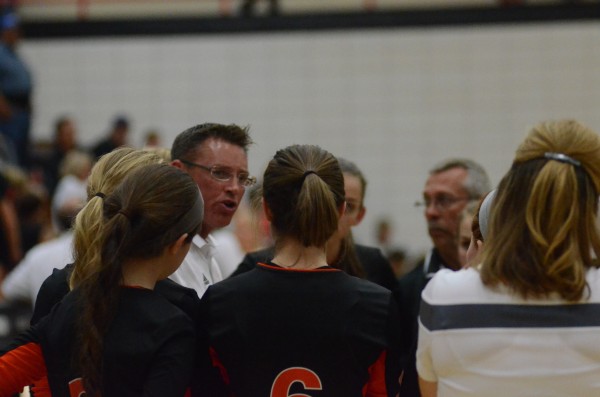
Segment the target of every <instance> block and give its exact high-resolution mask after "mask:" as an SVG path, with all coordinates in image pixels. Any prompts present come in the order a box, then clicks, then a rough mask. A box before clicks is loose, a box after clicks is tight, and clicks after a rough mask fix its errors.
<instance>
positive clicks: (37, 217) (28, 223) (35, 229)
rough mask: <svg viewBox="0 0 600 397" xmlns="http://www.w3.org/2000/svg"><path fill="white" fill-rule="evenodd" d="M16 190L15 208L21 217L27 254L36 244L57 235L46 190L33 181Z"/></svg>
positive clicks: (20, 224) (22, 237)
mask: <svg viewBox="0 0 600 397" xmlns="http://www.w3.org/2000/svg"><path fill="white" fill-rule="evenodd" d="M16 190H17V193H16V195H15V208H16V210H17V214H18V216H19V230H20V231H21V250H22V252H23V254H25V253H27V251H29V250H30V249H31V248H32V247H34V246H35V245H36V244H39V243H40V242H42V241H46V240H48V239H51V238H53V237H54V236H55V235H56V233H55V232H54V230H53V228H52V223H51V220H50V213H49V211H48V209H49V198H48V194H47V193H46V190H45V189H44V188H43V187H41V186H39V185H36V184H35V183H33V182H32V181H31V180H28V181H26V182H25V183H24V184H23V186H21V187H19V188H18V189H16Z"/></svg>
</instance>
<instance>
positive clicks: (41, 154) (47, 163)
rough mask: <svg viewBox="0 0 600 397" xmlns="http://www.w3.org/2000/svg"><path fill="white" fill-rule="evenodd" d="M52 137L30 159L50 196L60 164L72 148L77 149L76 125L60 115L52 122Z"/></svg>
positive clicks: (71, 120)
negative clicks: (48, 142)
mask: <svg viewBox="0 0 600 397" xmlns="http://www.w3.org/2000/svg"><path fill="white" fill-rule="evenodd" d="M53 134H54V137H53V140H52V142H51V143H50V147H48V148H47V149H44V148H40V150H38V153H35V156H34V158H33V159H32V161H33V162H34V163H35V165H36V166H38V167H39V168H40V170H41V173H42V175H43V178H44V185H45V186H46V189H47V190H48V194H49V195H50V197H52V196H53V195H54V190H55V189H56V185H57V184H58V181H59V179H60V165H61V163H62V161H63V160H64V158H65V156H66V155H67V154H68V153H70V152H71V151H72V150H79V149H78V145H77V126H76V124H75V121H74V120H73V119H72V118H71V117H69V116H60V117H59V118H58V119H56V121H55V122H54V133H53Z"/></svg>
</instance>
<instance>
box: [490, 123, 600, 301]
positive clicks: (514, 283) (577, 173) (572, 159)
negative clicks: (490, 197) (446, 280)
mask: <svg viewBox="0 0 600 397" xmlns="http://www.w3.org/2000/svg"><path fill="white" fill-rule="evenodd" d="M598 192H600V138H599V137H598V135H597V134H596V133H595V132H593V131H591V130H590V129H588V128H587V127H585V126H583V125H581V124H580V123H578V122H576V121H572V120H563V121H555V122H545V123H541V124H539V125H538V126H536V127H535V128H533V129H532V130H531V132H530V133H529V135H528V136H527V137H526V139H525V141H524V142H523V143H522V144H521V145H520V146H519V148H518V149H517V153H516V156H515V159H514V162H513V165H512V168H511V169H510V171H509V172H508V173H507V174H506V175H505V176H504V178H503V179H502V181H501V182H500V185H499V187H498V191H497V194H496V197H495V199H494V202H493V204H492V208H491V218H490V231H489V238H486V245H485V248H484V258H483V265H482V268H481V279H482V281H483V282H484V284H486V285H488V286H497V285H499V284H503V285H506V286H508V287H509V288H510V289H512V290H513V291H515V292H516V293H518V294H519V295H521V296H522V297H524V298H528V297H534V298H541V297H546V296H548V295H550V294H553V293H556V294H558V295H559V296H561V297H562V298H563V299H566V300H569V301H577V300H580V299H581V298H583V296H584V293H585V289H586V279H585V277H586V270H587V269H588V268H590V267H592V266H596V264H595V263H594V262H593V261H592V252H593V253H594V254H595V256H596V257H598V256H599V254H600V235H599V233H598V229H597V227H596V217H597V210H598Z"/></svg>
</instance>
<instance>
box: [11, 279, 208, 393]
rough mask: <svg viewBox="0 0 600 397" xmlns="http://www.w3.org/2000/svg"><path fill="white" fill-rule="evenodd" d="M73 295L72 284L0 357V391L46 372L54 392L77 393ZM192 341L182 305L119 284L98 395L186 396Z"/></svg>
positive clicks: (75, 303) (191, 327) (79, 388)
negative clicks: (50, 310) (119, 294)
mask: <svg viewBox="0 0 600 397" xmlns="http://www.w3.org/2000/svg"><path fill="white" fill-rule="evenodd" d="M77 296H78V295H77V291H76V290H75V291H73V292H71V293H70V294H68V295H67V296H65V298H64V299H63V300H62V302H61V303H60V304H58V305H57V306H56V307H55V308H54V309H53V310H52V312H51V313H50V314H49V315H48V316H46V317H44V318H43V319H42V320H41V321H40V322H39V323H38V324H37V325H35V326H34V327H33V328H31V329H30V330H29V331H28V332H27V333H25V334H23V335H21V336H20V337H19V339H18V340H16V341H15V342H13V343H14V344H15V346H11V351H9V352H8V353H7V354H5V355H4V356H2V358H0V395H3V394H2V393H3V392H5V391H7V390H8V389H9V388H11V387H12V386H11V382H12V383H13V384H18V383H21V384H23V383H22V382H23V379H28V380H30V381H32V380H37V379H39V378H40V376H43V375H45V374H46V373H47V377H48V382H49V385H50V391H51V394H52V396H53V397H69V396H80V394H79V393H81V392H82V391H83V390H82V381H81V378H80V374H79V373H78V371H77V370H74V369H73V366H72V356H73V355H74V354H76V353H77V352H76V351H74V341H75V340H76V337H77V336H76V332H75V326H74V324H75V319H76V316H77V315H78V313H80V310H79V307H78V299H77ZM195 347H196V333H195V330H194V325H193V322H192V321H191V319H190V318H189V317H188V316H186V315H185V314H184V313H183V312H182V311H181V310H179V309H178V308H176V307H175V306H173V305H172V304H171V303H169V302H168V301H167V300H166V299H165V298H163V297H162V296H160V295H159V294H158V293H156V292H154V291H152V290H147V289H142V288H131V287H125V288H122V289H121V296H120V299H119V307H118V309H117V311H116V314H115V318H114V320H113V322H112V324H111V327H110V329H109V331H108V333H107V335H106V336H105V339H104V352H103V354H104V358H103V359H104V370H103V377H102V395H103V396H105V397H110V396H119V397H134V396H135V397H141V396H144V397H146V396H156V397H166V396H173V397H182V396H184V394H185V392H186V389H187V388H188V387H189V385H190V378H191V375H192V368H193V365H194V354H193V352H194V350H195ZM40 357H41V359H40ZM24 363H26V364H27V365H26V366H24V365H23V364H24ZM24 384H27V383H24Z"/></svg>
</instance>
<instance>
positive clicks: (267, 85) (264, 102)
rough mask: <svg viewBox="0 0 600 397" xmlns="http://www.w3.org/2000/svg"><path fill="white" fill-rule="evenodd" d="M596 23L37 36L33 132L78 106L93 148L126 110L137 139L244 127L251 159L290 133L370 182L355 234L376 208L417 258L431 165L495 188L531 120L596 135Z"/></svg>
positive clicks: (366, 226)
mask: <svg viewBox="0 0 600 397" xmlns="http://www.w3.org/2000/svg"><path fill="white" fill-rule="evenodd" d="M599 42H600V30H599V29H598V26H597V23H596V22H595V21H591V22H558V23H531V24H519V25H512V24H504V25H491V26H458V27H457V26H455V27H443V26H441V27H433V28H419V27H415V28H401V29H400V28H385V29H373V30H360V31H358V30H357V31H351V30H350V31H348V30H340V31H335V30H334V31H319V32H307V31H302V32H279V33H244V34H226V35H219V34H214V35H181V36H178V35H172V36H150V37H119V38H84V39H82V38H66V39H55V40H43V39H29V40H26V41H24V42H23V44H22V47H21V51H22V53H23V55H24V57H25V58H26V59H27V60H28V62H29V65H30V66H31V68H32V69H33V72H34V75H35V80H36V92H35V107H36V108H35V120H34V131H35V137H36V138H37V139H45V138H48V137H49V136H50V130H51V127H52V123H53V120H54V119H55V118H56V117H57V116H58V115H60V114H63V113H68V114H70V115H72V116H73V117H74V118H75V119H76V121H77V122H78V125H79V132H80V138H81V139H80V140H81V142H82V143H84V144H86V145H91V144H92V143H93V142H94V141H95V140H97V139H99V138H100V137H101V136H102V135H103V134H104V133H105V131H106V130H107V128H108V126H109V123H110V120H111V119H112V117H113V116H114V115H115V114H117V113H126V114H128V115H129V116H130V117H131V119H132V121H133V126H132V132H131V136H130V141H131V143H132V144H134V145H136V146H139V145H141V143H142V137H143V133H144V132H145V131H146V130H147V129H149V128H157V129H159V130H160V131H161V133H162V136H163V142H164V144H165V145H166V146H169V145H170V144H171V142H172V140H173V139H174V137H175V136H176V135H177V133H179V132H180V131H182V130H183V129H185V128H187V127H189V126H192V125H194V124H198V123H202V122H207V121H215V122H221V123H238V124H244V125H245V124H249V125H250V126H251V132H252V136H253V138H254V140H255V142H256V144H255V145H254V146H253V147H252V148H251V151H250V169H251V172H252V173H254V174H257V175H258V174H261V172H262V170H263V169H264V167H265V165H266V163H267V161H268V160H269V158H270V157H271V156H272V155H273V154H274V152H275V151H276V150H277V149H278V148H281V147H284V146H286V145H289V144H293V143H311V144H318V145H321V146H322V147H324V148H326V149H328V150H330V151H332V152H333V153H334V154H336V155H340V156H344V157H347V158H349V159H351V160H354V161H355V162H356V163H357V164H358V165H359V166H360V167H361V168H362V169H363V170H364V172H365V174H366V176H367V178H368V180H369V186H368V191H367V198H366V204H367V207H368V212H367V216H366V218H365V221H364V222H363V224H362V225H361V226H359V227H358V228H357V229H356V232H355V235H356V240H357V241H360V242H363V243H373V242H374V227H375V223H376V221H377V220H378V219H379V218H381V217H389V218H391V220H392V221H393V223H394V228H395V234H394V240H395V242H396V243H397V244H400V245H403V246H405V247H407V248H408V249H409V250H410V252H411V253H413V254H416V253H418V252H420V251H421V250H423V249H426V248H427V247H428V246H429V239H428V237H427V231H426V228H425V224H424V223H425V222H424V220H423V215H422V212H421V211H420V210H418V209H416V208H414V206H413V204H414V202H415V201H416V200H418V199H419V198H420V196H421V190H422V187H423V183H424V181H425V179H426V177H427V171H428V169H429V168H430V167H431V166H432V165H433V164H434V163H436V162H437V161H439V160H441V159H444V158H447V157H470V158H473V159H475V160H477V161H479V162H480V163H481V164H483V165H484V166H485V168H486V169H487V170H488V172H489V174H490V177H491V179H492V181H493V183H494V184H496V183H497V182H498V181H499V180H500V178H501V176H502V175H503V173H504V172H505V171H506V170H507V169H508V167H509V165H510V162H511V159H512V156H513V153H514V150H515V149H516V146H517V144H518V143H519V142H520V140H521V139H522V138H523V137H524V135H525V133H526V132H527V131H528V129H529V128H530V127H531V126H532V125H534V124H535V123H537V122H539V121H541V120H546V119H557V118H565V117H569V118H576V119H578V120H580V121H582V122H584V123H586V124H587V125H589V126H590V127H592V128H593V129H595V130H597V131H600V112H599V111H598V105H599V104H600V77H599V76H598V71H600V50H599V49H598V43H599Z"/></svg>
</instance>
